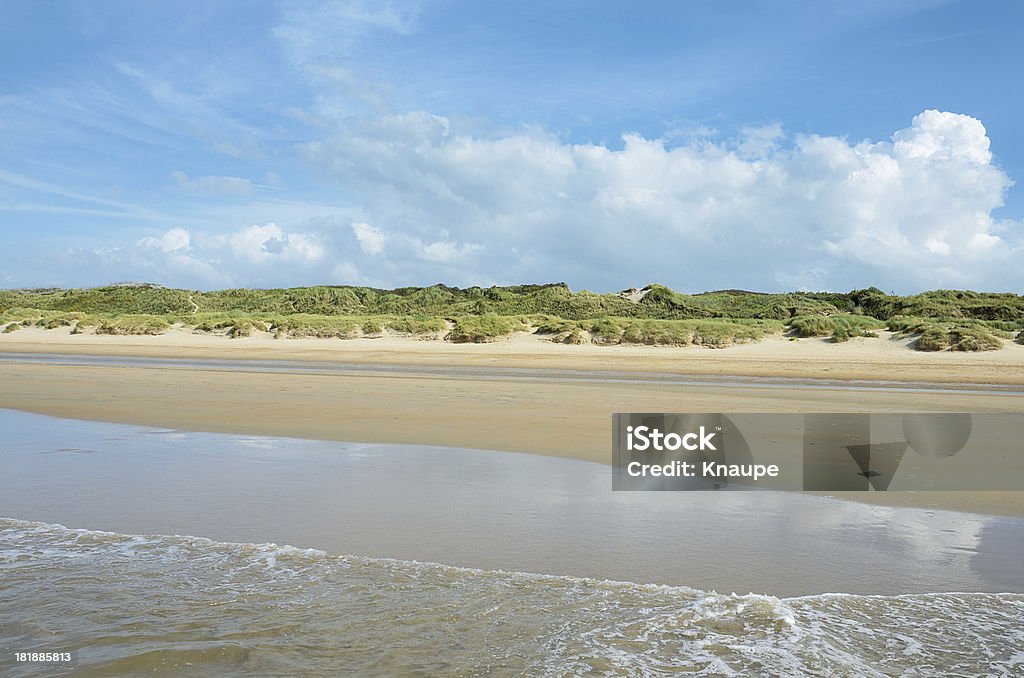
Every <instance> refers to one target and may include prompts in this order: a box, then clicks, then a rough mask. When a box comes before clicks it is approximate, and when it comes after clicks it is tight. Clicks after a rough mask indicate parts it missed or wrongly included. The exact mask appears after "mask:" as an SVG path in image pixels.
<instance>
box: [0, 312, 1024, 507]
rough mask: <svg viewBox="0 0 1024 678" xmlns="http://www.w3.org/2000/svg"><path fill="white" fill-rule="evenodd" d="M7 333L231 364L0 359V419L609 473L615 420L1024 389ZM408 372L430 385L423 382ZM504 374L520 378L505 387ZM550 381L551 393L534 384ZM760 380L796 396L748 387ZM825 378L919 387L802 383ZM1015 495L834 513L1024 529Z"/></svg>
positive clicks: (973, 360)
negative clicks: (1004, 521) (509, 458)
mask: <svg viewBox="0 0 1024 678" xmlns="http://www.w3.org/2000/svg"><path fill="white" fill-rule="evenodd" d="M18 334H21V333H20V332H19V333H14V334H13V335H5V336H3V340H2V341H0V351H2V352H12V353H14V352H22V353H49V354H62V353H64V354H69V353H82V354H92V355H119V354H123V355H130V356H145V355H158V356H161V355H162V356H170V357H176V358H193V359H201V358H219V359H231V360H232V361H234V360H237V365H238V366H239V368H238V369H229V368H228V367H226V366H222V367H218V366H216V365H214V366H206V367H202V366H197V365H196V364H189V363H188V362H187V361H185V362H183V363H181V364H178V365H170V364H167V363H166V361H164V363H158V364H146V363H145V362H141V363H139V362H136V363H133V364H129V363H121V364H66V365H56V364H46V363H30V362H19V361H17V360H2V361H0V382H2V383H3V385H4V388H3V389H2V391H0V407H6V408H13V409H19V410H24V411H30V412H37V413H42V414H51V415H56V416H62V417H73V418H80V419H93V420H102V421H112V422H122V423H135V424H145V425H152V426H162V427H167V428H175V429H181V430H190V431H211V432H222V433H249V434H259V435H271V436H288V437H298V438H311V439H322V440H337V441H352V442H380V443H404V444H418V445H439V446H446V447H461V448H474V449H489V450H503V451H513V452H532V453H539V454H545V455H554V456H561V457H567V458H570V459H577V460H584V461H597V462H600V463H605V464H607V463H609V462H610V457H611V453H610V444H611V441H610V430H611V415H612V414H613V413H615V412H914V411H920V412H1024V396H1022V395H1021V391H1024V388H1019V389H1018V388H1014V387H1013V385H1016V384H1024V369H1022V367H1021V366H1022V365H1024V362H1022V360H1021V358H1022V357H1024V346H1007V347H1006V348H1004V349H1003V350H1002V351H996V352H993V353H991V354H950V353H944V354H920V353H917V352H914V351H912V350H910V349H908V348H906V347H901V346H898V345H897V344H898V342H895V341H892V340H890V339H876V340H871V339H860V340H857V341H855V342H850V344H849V345H832V344H827V343H825V342H817V341H810V342H805V341H800V342H787V341H774V342H763V343H762V344H754V345H749V346H739V347H734V348H730V349H724V350H709V349H698V348H693V349H661V348H649V347H637V348H631V347H630V348H627V347H607V348H606V347H594V346H584V347H567V346H556V345H554V344H550V342H542V341H539V340H536V339H535V338H525V339H528V341H511V342H508V343H505V344H494V345H481V346H477V345H474V346H461V345H450V344H444V343H441V342H418V341H414V340H395V339H387V340H380V342H382V343H377V341H378V340H353V341H340V340H294V341H293V340H278V341H275V340H272V339H265V338H260V337H257V338H253V340H252V341H249V340H228V339H225V338H222V337H209V336H196V335H186V334H183V333H172V334H168V335H163V336H159V337H95V336H85V337H79V336H71V335H68V334H67V333H66V331H65V332H63V333H60V332H58V331H50V332H47V331H43V330H25V331H24V336H21V337H20V338H18V339H16V340H15V339H12V338H11V337H14V336H15V335H18ZM872 342H888V343H885V344H883V343H872ZM790 347H793V348H790ZM577 349H581V350H577ZM787 351H791V353H786V352H787ZM844 356H845V357H844ZM851 356H852V358H851ZM893 356H895V357H893ZM267 359H277V360H298V361H309V362H310V363H311V364H322V363H323V362H325V361H334V362H335V363H352V364H356V365H361V366H362V367H361V369H359V370H355V369H352V370H344V369H337V370H327V371H319V372H318V371H316V370H313V369H310V370H302V369H299V368H294V369H290V370H277V371H274V370H271V369H269V368H267V367H266V366H265V365H260V364H258V363H254V362H252V361H257V360H267ZM900 361H903V362H900ZM233 364H234V363H233ZM416 365H421V366H430V367H431V368H432V369H430V370H425V369H419V370H418V369H416V368H415V366H416ZM394 366H403V367H402V369H397V368H395V367H394ZM487 367H491V368H493V369H492V370H490V371H488V370H487V369H484V368H487ZM508 367H527V368H532V369H533V371H527V372H525V373H523V374H518V375H508V374H506V373H504V372H502V371H501V369H502V368H508ZM433 368H450V369H433ZM466 368H476V371H475V372H467V371H466ZM550 370H572V371H576V372H581V376H580V377H579V378H570V377H567V376H566V375H564V374H556V373H552V372H550ZM586 370H601V371H609V370H618V371H619V372H620V373H621V374H624V375H626V376H627V377H628V376H629V374H631V373H632V374H640V373H643V374H661V375H666V374H668V375H680V374H691V375H725V376H731V377H751V378H749V379H745V380H744V379H740V382H741V383H738V382H736V381H732V382H727V381H720V382H715V381H713V380H706V381H705V382H703V383H699V382H700V380H696V379H676V380H661V381H659V380H658V379H657V378H644V379H634V380H630V379H628V378H623V379H617V380H616V379H590V378H587V375H586V374H585V371H586ZM546 371H547V373H548V374H555V376H554V377H550V376H548V377H546V376H545V372H546ZM764 377H775V378H779V377H783V378H786V379H791V380H795V381H793V382H764V381H763V380H761V379H759V378H764ZM822 378H830V379H858V380H879V379H882V380H885V381H887V382H930V385H929V384H928V383H907V384H905V385H904V386H902V387H901V386H898V385H897V386H895V387H894V386H893V385H892V384H851V383H849V382H847V383H833V384H829V383H821V382H813V381H810V380H814V379H822ZM801 380H803V381H806V382H808V383H806V384H801V383H800V381H801ZM957 385H960V386H961V387H960V388H958V387H957ZM997 385H1002V386H997ZM999 389H1001V390H999ZM1022 495H1024V493H1015V492H984V493H978V492H927V493H906V492H887V493H877V492H873V493H851V494H850V495H843V496H846V497H847V498H851V499H856V500H860V501H871V502H872V503H878V504H889V505H907V506H918V507H924V508H946V509H953V510H963V511H973V512H981V513H993V514H1001V515H1016V516H1024V496H1022Z"/></svg>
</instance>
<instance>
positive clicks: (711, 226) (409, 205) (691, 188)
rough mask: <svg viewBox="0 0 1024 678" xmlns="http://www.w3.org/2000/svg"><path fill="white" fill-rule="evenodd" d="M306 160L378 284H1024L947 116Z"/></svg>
mask: <svg viewBox="0 0 1024 678" xmlns="http://www.w3.org/2000/svg"><path fill="white" fill-rule="evenodd" d="M350 124H351V123H350ZM306 156H307V157H308V159H309V160H310V161H311V162H312V163H314V164H315V165H316V166H317V167H319V168H320V169H321V170H322V171H324V172H326V173H327V174H329V175H330V176H333V177H335V178H336V179H337V180H338V181H339V182H341V183H343V184H344V185H346V186H348V187H355V188H356V189H357V190H358V191H359V193H360V195H361V197H362V198H363V200H364V206H363V209H364V212H365V213H366V215H367V217H369V221H370V222H372V223H373V224H374V226H373V227H372V229H373V230H372V231H370V230H366V229H369V228H371V227H369V226H368V225H366V228H365V229H364V228H363V227H362V226H359V227H357V226H353V232H354V233H355V234H356V237H357V238H359V241H360V243H361V244H362V246H363V251H364V252H366V253H372V254H374V255H380V254H381V253H382V252H385V253H386V254H387V257H379V256H378V258H379V259H380V261H379V262H378V263H376V264H375V265H374V266H373V270H372V271H371V273H373V274H377V275H381V277H385V278H386V277H387V276H386V275H384V274H385V273H387V271H388V270H389V269H388V266H391V265H396V264H397V263H398V262H400V261H402V260H403V257H406V258H411V259H416V258H418V259H420V260H431V261H435V262H443V263H446V264H449V265H457V269H458V277H459V278H460V279H462V280H467V279H468V280H480V279H485V278H496V279H498V280H501V281H509V282H519V281H523V280H562V279H564V280H569V281H571V282H574V283H575V284H578V285H583V286H591V287H597V288H600V289H610V288H615V287H619V286H628V285H631V284H636V283H642V282H647V281H651V280H658V281H664V282H666V283H668V284H672V285H676V286H678V287H681V288H685V289H697V290H699V289H708V288H714V287H736V286H751V287H755V288H762V289H763V288H779V287H787V286H791V285H793V284H801V285H803V284H812V285H817V286H820V287H821V288H833V289H849V288H852V287H857V286H866V285H872V284H875V285H880V286H886V287H890V288H894V289H895V288H900V289H921V288H925V287H942V286H950V285H953V284H957V285H972V286H978V287H993V288H1000V289H1004V288H1008V287H1014V286H1016V287H1020V286H1021V283H1022V282H1024V281H1022V280H1021V273H1020V272H1019V271H1018V270H1017V269H1016V268H1015V267H1013V266H1012V265H1011V263H1010V262H1011V259H1012V258H1013V256H1014V255H1015V254H1019V253H1020V251H1021V242H1022V237H1021V232H1022V224H1021V223H1020V222H1012V221H999V220H997V219H996V218H995V217H994V216H993V212H994V210H996V209H997V208H999V207H1000V206H1001V205H1002V203H1003V197H1004V195H1005V192H1006V191H1007V189H1008V188H1009V187H1010V186H1011V185H1012V182H1011V181H1010V179H1009V177H1007V176H1006V174H1005V173H1004V172H1003V171H1002V170H1001V169H1000V168H999V167H997V166H995V165H993V164H992V155H991V151H990V150H989V139H988V136H987V134H986V131H985V128H984V126H983V125H982V123H981V122H980V121H979V120H976V119H974V118H971V117H969V116H966V115H959V114H955V113H948V112H940V111H925V112H923V113H921V114H920V115H918V116H916V117H915V118H914V119H913V120H912V121H911V124H910V126H909V127H907V128H906V129H903V130H899V131H897V132H896V133H894V134H893V136H892V139H891V140H889V141H881V142H869V141H864V142H859V143H853V142H850V141H848V140H847V139H844V138H838V137H823V136H817V135H803V136H796V137H789V136H787V135H786V134H785V132H784V131H783V130H782V129H781V128H780V127H779V126H777V125H772V126H768V127H763V128H750V129H746V130H744V131H743V133H742V134H741V135H740V136H739V137H738V138H737V139H730V140H725V141H721V142H718V143H715V142H712V141H711V140H708V139H702V140H699V141H694V142H693V143H691V144H688V145H682V146H675V147H670V146H668V145H667V144H666V142H664V141H662V140H660V139H649V138H645V137H642V136H639V135H626V136H625V137H624V145H623V147H622V148H621V150H613V149H611V148H608V147H606V146H603V145H596V144H567V143H564V142H561V141H560V140H558V139H556V138H553V137H551V136H549V135H545V134H543V133H541V132H537V131H524V132H521V133H518V134H512V135H508V136H503V137H497V138H480V137H475V136H472V135H470V134H467V133H460V132H459V130H458V129H457V128H456V126H455V125H454V124H453V123H452V122H451V121H449V120H448V119H446V118H443V117H440V116H436V115H430V114H427V113H423V112H416V113H407V114H401V115H393V116H382V117H376V118H374V119H372V120H367V121H364V122H363V123H361V124H356V125H354V126H350V127H349V128H347V129H345V130H343V131H341V132H340V133H338V134H337V136H335V137H334V138H331V139H328V140H324V141H320V142H315V143H310V144H308V145H307V146H306ZM385 234H386V238H387V243H388V245H387V246H386V247H385V244H384V243H385ZM402 243H405V246H404V247H403V246H401V244H402ZM363 268H366V267H365V266H364V267H363ZM436 270H437V273H438V274H441V273H448V274H450V273H451V272H452V270H451V268H449V269H442V268H438V269H436ZM951 272H952V273H951ZM396 282H398V281H396ZM403 282H404V281H403ZM453 282H456V281H453Z"/></svg>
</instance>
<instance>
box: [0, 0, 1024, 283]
mask: <svg viewBox="0 0 1024 678" xmlns="http://www.w3.org/2000/svg"><path fill="white" fill-rule="evenodd" d="M0 11H2V13H3V16H4V20H3V21H2V22H0V140H2V143H0V235H2V238H3V241H2V242H3V244H4V250H5V256H4V257H3V259H2V260H0V286H4V287H31V286H50V285H59V286H87V285H98V284H104V283H109V282H114V281H128V280H134V281H152V282H160V283H163V284H168V285H174V286H184V287H194V288H203V289H210V288H223V287H233V286H257V287H270V286H285V285H303V284H369V285H375V286H384V287H392V286H398V285H407V284H432V283H434V282H445V283H448V284H455V285H474V284H478V285H491V284H510V283H520V282H550V281H566V282H568V283H569V284H570V285H571V286H572V287H574V288H588V289H593V290H597V291H611V290H618V289H622V288H625V287H629V286H638V285H643V284H646V283H648V282H662V283H665V284H668V285H670V286H672V287H675V288H677V289H681V290H685V291H693V292H696V291H702V290H707V289H717V288H732V287H743V288H750V289H759V290H780V289H832V290H848V289H852V288H855V287H865V286H868V285H877V286H879V287H883V288H885V289H889V290H894V291H899V292H912V291H918V290H923V289H934V288H944V287H945V288H948V287H970V288H975V289H991V290H1009V291H1016V292H1021V291H1024V274H1022V272H1021V268H1020V267H1019V266H1017V265H1015V263H1016V262H1018V261H1020V258H1021V255H1022V254H1024V198H1022V197H1021V193H1022V189H1021V188H1020V187H1014V186H1013V182H1014V180H1017V181H1019V180H1020V179H1021V177H1024V131H1022V129H1021V126H1020V124H1019V121H1020V120H1021V115H1020V112H1021V110H1022V107H1021V104H1022V96H1024V94H1022V91H1021V90H1020V88H1019V87H1017V86H1016V83H1017V82H1018V81H1019V78H1020V75H1019V68H1020V65H1021V64H1024V48H1022V47H1021V46H1020V41H1019V40H1018V39H1017V38H1018V34H1019V30H1020V27H1021V26H1022V25H1024V5H1022V4H1021V3H1015V2H937V1H928V2H901V3H897V2H860V3H849V2H823V1H816V2H797V1H789V2H748V3H720V2H686V3H680V2H649V3H639V4H638V3H632V4H628V5H627V4H626V3H601V2H582V1H580V2H556V3H551V2H536V3H535V2H517V3H499V2H444V1H441V0H436V1H426V0H425V1H424V2H410V3H398V2H395V3H388V2H337V3H307V2H283V3H276V4H270V3H267V4H257V3H247V2H246V3H243V2H234V3H233V2H226V1H224V2H216V3H208V2H178V3H156V2H152V3H138V2H123V3H122V2H115V1H111V0H108V1H105V2H100V3H97V2H60V3H41V2H9V3H5V5H4V7H3V9H2V10H0Z"/></svg>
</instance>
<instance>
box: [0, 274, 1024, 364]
mask: <svg viewBox="0 0 1024 678" xmlns="http://www.w3.org/2000/svg"><path fill="white" fill-rule="evenodd" d="M0 326H2V327H3V332H13V331H16V330H17V329H19V328H21V327H43V328H47V329H54V328H58V327H70V328H71V331H72V332H73V333H81V332H83V331H84V330H86V329H88V328H95V331H96V332H97V333H100V334H159V333H161V332H165V331H167V330H168V329H169V328H171V327H175V326H177V327H181V328H184V329H187V330H191V331H194V332H209V333H216V334H223V335H226V336H229V337H235V338H237V337H247V336H251V335H253V334H257V333H261V332H270V333H272V334H273V336H274V337H277V338H281V339H284V338H301V337H330V338H342V339H345V338H355V337H377V336H382V335H384V334H385V333H389V332H390V333H396V334H402V335H410V336H418V337H427V338H437V339H440V338H442V337H444V338H447V339H448V340H450V341H454V342H486V341H495V340H498V339H501V338H503V337H508V336H510V335H512V334H513V333H515V332H535V333H536V334H538V335H542V336H545V337H547V338H550V339H551V340H552V341H556V342H561V343H569V344H579V343H589V342H593V343H596V344H603V345H614V344H644V345H671V346H688V345H699V346H710V347H720V346H729V345H732V344H735V343H742V342H748V341H757V340H759V339H762V338H764V337H765V336H767V335H769V334H777V333H779V332H781V331H783V330H784V329H785V327H786V326H788V327H789V328H790V329H791V330H792V333H793V337H791V338H793V339H795V338H796V337H831V340H832V341H835V342H843V341H848V340H850V339H851V338H853V337H877V336H878V334H877V331H878V330H882V329H889V330H891V331H894V332H898V333H900V334H902V335H905V336H915V337H916V339H915V346H916V348H918V349H920V350H946V349H949V350H964V351H978V350H991V349H994V348H999V347H1000V346H1001V345H1002V340H1003V339H1006V340H1012V339H1014V338H1016V340H1017V341H1018V342H1021V343H1024V338H1022V337H1024V335H1022V334H1021V330H1024V297H1021V296H1018V295H1016V294H1010V293H982V292H971V291H953V290H938V291H934V292H925V293H922V294H917V295H912V296H907V297H900V296H895V295H888V294H885V293H884V292H882V291H881V290H879V289H877V288H869V289H865V290H854V291H852V292H849V293H845V294H841V293H810V292H792V293H784V294H762V293H757V292H746V291H743V290H719V291H715V292H705V293H702V294H683V293H680V292H676V291H674V290H671V289H669V288H667V287H664V286H662V285H648V286H647V287H645V288H643V289H639V290H637V289H634V290H626V291H624V292H621V293H618V294H597V293H594V292H589V291H586V290H582V291H579V292H573V291H572V290H570V289H569V287H568V286H566V285H565V284H563V283H555V284H549V285H515V286H509V287H490V288H481V287H470V288H466V289H460V288H456V287H448V286H446V285H434V286H431V287H405V288H399V289H394V290H383V289H376V288H369V287H348V286H317V287H300V288H289V289H267V290H255V289H230V290H219V291H213V292H202V291H198V290H177V289H170V288H166V287H162V286H159V285H150V284H133V285H111V286H107V287H98V288H92V289H69V290H64V289H33V290H0Z"/></svg>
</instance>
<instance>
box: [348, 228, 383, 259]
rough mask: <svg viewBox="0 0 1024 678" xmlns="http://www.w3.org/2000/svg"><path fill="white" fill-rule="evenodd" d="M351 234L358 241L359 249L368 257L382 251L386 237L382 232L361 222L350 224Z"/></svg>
mask: <svg viewBox="0 0 1024 678" xmlns="http://www.w3.org/2000/svg"><path fill="white" fill-rule="evenodd" d="M352 233H354V234H355V236H356V240H358V241H359V247H360V248H362V250H363V251H364V252H366V253H367V254H370V255H377V254H380V253H381V252H383V251H384V242H385V240H386V239H387V236H386V235H385V234H384V232H383V231H381V230H379V229H376V228H374V227H373V226H370V225H369V224H367V223H363V222H361V221H354V222H352Z"/></svg>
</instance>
